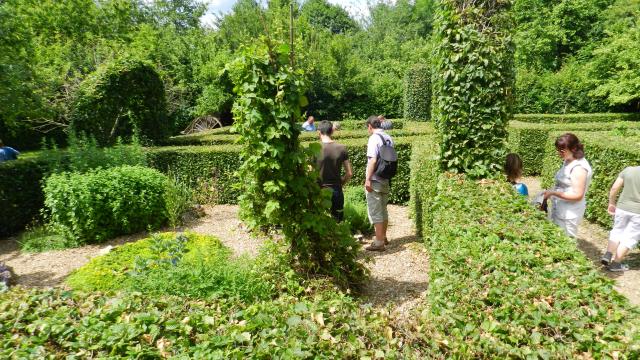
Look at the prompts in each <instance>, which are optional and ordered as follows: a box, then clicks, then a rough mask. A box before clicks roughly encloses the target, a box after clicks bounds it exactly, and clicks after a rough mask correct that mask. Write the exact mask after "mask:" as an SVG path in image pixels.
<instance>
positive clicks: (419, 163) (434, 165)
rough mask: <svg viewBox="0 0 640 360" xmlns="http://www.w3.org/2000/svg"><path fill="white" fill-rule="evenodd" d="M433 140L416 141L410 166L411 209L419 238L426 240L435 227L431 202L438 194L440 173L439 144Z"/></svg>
mask: <svg viewBox="0 0 640 360" xmlns="http://www.w3.org/2000/svg"><path fill="white" fill-rule="evenodd" d="M433 140H435V139H433ZM433 140H432V139H422V140H420V141H416V142H415V143H414V145H413V148H412V149H411V162H410V164H409V166H410V169H411V179H410V182H409V186H410V189H409V191H410V193H411V199H410V200H409V209H410V211H411V215H412V217H413V222H414V224H415V225H416V232H417V234H418V236H422V237H423V238H424V239H425V240H426V239H428V236H429V229H431V226H433V211H432V209H431V207H432V201H431V200H432V199H433V198H435V197H436V194H437V179H438V176H439V172H440V169H439V168H440V166H439V159H438V149H439V147H438V144H437V142H436V141H433ZM425 230H426V231H425Z"/></svg>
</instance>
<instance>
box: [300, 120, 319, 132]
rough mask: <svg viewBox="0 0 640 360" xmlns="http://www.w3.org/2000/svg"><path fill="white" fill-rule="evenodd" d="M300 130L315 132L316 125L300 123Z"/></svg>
mask: <svg viewBox="0 0 640 360" xmlns="http://www.w3.org/2000/svg"><path fill="white" fill-rule="evenodd" d="M302 130H304V131H316V124H309V123H308V122H306V121H305V122H303V123H302Z"/></svg>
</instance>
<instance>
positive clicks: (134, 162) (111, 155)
mask: <svg viewBox="0 0 640 360" xmlns="http://www.w3.org/2000/svg"><path fill="white" fill-rule="evenodd" d="M64 156H65V157H66V158H67V159H68V161H67V162H65V163H64V164H59V166H60V168H58V169H56V170H57V172H61V171H71V172H86V171H89V170H92V169H98V168H103V169H107V168H110V167H116V166H123V165H130V166H144V165H146V156H145V153H144V149H143V148H142V146H141V145H140V144H139V143H138V141H137V139H135V138H134V139H132V143H131V144H130V145H127V144H123V143H122V140H121V139H120V138H118V139H116V143H115V145H114V146H112V147H107V148H99V147H98V145H97V143H96V140H95V139H94V138H93V137H87V136H85V135H84V134H81V135H79V136H78V135H75V134H74V133H71V134H69V147H68V148H67V149H66V152H65V154H64Z"/></svg>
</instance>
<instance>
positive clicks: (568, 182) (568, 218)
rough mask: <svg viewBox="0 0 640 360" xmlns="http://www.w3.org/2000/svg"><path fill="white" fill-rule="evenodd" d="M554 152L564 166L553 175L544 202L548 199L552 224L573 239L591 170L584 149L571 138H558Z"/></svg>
mask: <svg viewBox="0 0 640 360" xmlns="http://www.w3.org/2000/svg"><path fill="white" fill-rule="evenodd" d="M556 150H557V151H558V156H560V158H561V159H562V160H563V163H562V167H561V168H560V170H558V172H557V173H556V176H555V187H554V188H553V190H547V191H545V192H544V198H545V199H549V198H550V199H551V205H552V209H551V213H550V214H549V217H550V218H551V220H552V221H553V222H554V223H555V224H557V225H558V226H560V227H561V228H562V229H563V230H564V231H565V232H566V233H567V235H569V236H571V237H573V238H575V237H576V236H577V235H578V225H580V222H581V221H582V218H583V217H584V211H585V209H586V207H587V202H586V200H585V194H586V193H587V190H588V189H589V184H590V183H591V177H592V176H593V170H592V169H591V165H589V162H588V161H587V160H586V159H585V158H584V145H582V144H581V143H580V140H578V137H577V136H575V135H574V134H571V133H566V134H564V135H561V136H559V137H558V138H557V139H556Z"/></svg>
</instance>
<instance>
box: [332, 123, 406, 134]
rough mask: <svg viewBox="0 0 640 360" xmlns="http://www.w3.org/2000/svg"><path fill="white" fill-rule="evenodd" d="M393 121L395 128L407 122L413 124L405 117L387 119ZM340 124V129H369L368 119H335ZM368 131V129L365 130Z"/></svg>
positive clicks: (400, 127) (403, 125)
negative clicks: (404, 118)
mask: <svg viewBox="0 0 640 360" xmlns="http://www.w3.org/2000/svg"><path fill="white" fill-rule="evenodd" d="M387 120H388V121H391V124H392V126H393V130H399V129H404V128H405V124H408V125H412V124H411V123H410V122H407V121H405V120H403V119H387ZM334 122H337V123H338V124H340V130H367V125H366V123H367V120H366V119H364V120H344V121H334ZM365 133H366V131H365ZM336 134H337V135H339V134H340V131H338V132H336Z"/></svg>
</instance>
